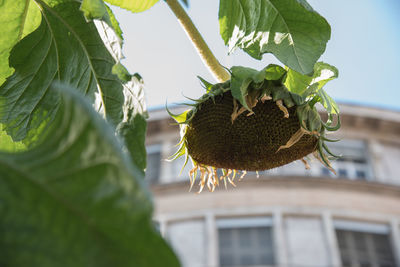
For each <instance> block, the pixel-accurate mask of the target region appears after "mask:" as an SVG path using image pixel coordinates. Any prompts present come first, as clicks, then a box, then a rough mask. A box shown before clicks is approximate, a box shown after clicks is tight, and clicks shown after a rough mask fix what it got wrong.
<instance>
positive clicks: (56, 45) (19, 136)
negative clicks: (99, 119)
mask: <svg viewBox="0 0 400 267" xmlns="http://www.w3.org/2000/svg"><path fill="white" fill-rule="evenodd" d="M36 3H37V4H39V5H40V7H41V10H42V12H43V13H42V15H43V19H42V22H41V25H40V26H39V28H38V29H37V30H35V31H34V32H33V33H31V34H29V35H28V36H26V37H25V38H24V39H23V40H22V41H21V42H19V43H18V44H17V45H16V46H15V47H14V48H13V50H12V52H11V56H10V64H11V66H12V67H14V68H15V73H14V74H13V75H12V76H10V77H9V78H8V79H7V81H6V82H5V83H4V84H3V85H2V86H1V87H0V122H1V123H3V126H4V127H5V130H6V131H7V133H8V134H10V135H11V136H12V137H13V139H14V140H15V141H19V140H24V142H25V143H28V144H29V143H32V142H34V141H35V139H34V138H35V137H36V136H37V134H38V133H39V132H40V130H42V128H41V127H44V125H46V123H47V122H46V121H51V119H52V117H53V116H54V114H55V112H56V110H57V107H58V103H59V101H58V95H57V93H56V92H54V91H51V90H50V87H49V86H50V84H51V83H52V82H53V81H54V80H61V81H64V82H68V83H70V84H71V85H73V86H74V87H76V88H77V90H79V91H80V92H81V93H83V94H85V95H86V96H88V97H89V98H90V99H91V101H92V102H95V101H97V103H98V105H97V106H98V109H99V111H100V112H102V113H103V114H104V115H105V117H106V118H107V119H108V120H109V121H110V122H111V123H113V124H114V125H117V124H118V123H119V122H120V121H121V119H122V105H123V101H124V99H123V93H122V85H121V82H120V81H119V80H118V78H117V77H116V76H115V75H113V74H112V73H111V69H112V66H113V65H114V64H115V63H116V61H115V60H114V59H113V57H112V56H111V55H110V53H109V52H108V50H107V48H106V47H105V46H104V44H103V41H102V40H101V38H100V36H99V34H98V32H97V29H96V27H95V25H94V24H93V22H89V23H87V22H86V20H85V18H84V16H83V14H82V12H80V11H79V3H77V2H69V3H64V4H59V5H57V6H55V7H50V6H48V5H47V4H46V3H44V2H42V1H40V0H37V1H36Z"/></svg>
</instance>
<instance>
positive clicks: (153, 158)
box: [145, 151, 161, 183]
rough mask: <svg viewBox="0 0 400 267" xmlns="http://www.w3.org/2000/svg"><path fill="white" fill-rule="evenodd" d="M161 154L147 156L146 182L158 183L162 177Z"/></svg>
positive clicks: (154, 153)
mask: <svg viewBox="0 0 400 267" xmlns="http://www.w3.org/2000/svg"><path fill="white" fill-rule="evenodd" d="M160 165H161V152H160V151H157V152H153V153H148V154H147V167H146V177H145V179H146V182H148V183H156V182H157V181H158V179H159V177H160Z"/></svg>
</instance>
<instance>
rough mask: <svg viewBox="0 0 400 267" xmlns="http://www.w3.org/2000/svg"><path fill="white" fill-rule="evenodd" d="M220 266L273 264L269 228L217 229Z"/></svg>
mask: <svg viewBox="0 0 400 267" xmlns="http://www.w3.org/2000/svg"><path fill="white" fill-rule="evenodd" d="M218 235H219V253H220V255H219V256H220V265H221V266H260V265H269V264H274V257H273V254H274V253H273V245H272V235H271V228H270V227H252V228H224V229H219V231H218Z"/></svg>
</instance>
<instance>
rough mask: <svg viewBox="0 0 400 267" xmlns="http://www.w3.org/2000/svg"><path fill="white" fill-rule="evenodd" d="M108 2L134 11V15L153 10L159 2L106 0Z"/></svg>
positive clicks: (149, 0) (148, 0) (152, 0)
mask: <svg viewBox="0 0 400 267" xmlns="http://www.w3.org/2000/svg"><path fill="white" fill-rule="evenodd" d="M106 2H108V3H110V4H112V5H114V6H119V7H122V8H124V9H127V10H129V11H132V12H133V13H138V12H143V11H146V10H147V9H149V8H151V7H152V6H154V5H155V4H156V3H157V2H158V0H106Z"/></svg>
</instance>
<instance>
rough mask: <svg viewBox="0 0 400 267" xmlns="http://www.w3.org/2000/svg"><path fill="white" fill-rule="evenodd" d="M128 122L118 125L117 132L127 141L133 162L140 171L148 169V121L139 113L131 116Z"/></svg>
mask: <svg viewBox="0 0 400 267" xmlns="http://www.w3.org/2000/svg"><path fill="white" fill-rule="evenodd" d="M129 116H130V117H129V118H128V120H127V121H126V122H123V123H121V124H120V125H118V128H117V132H118V133H119V135H120V136H122V137H123V139H124V140H125V145H126V147H127V150H128V152H129V153H130V155H131V157H132V160H133V162H134V163H135V164H136V165H137V167H138V168H139V169H141V170H142V171H144V169H145V168H146V146H145V139H146V129H147V122H146V119H145V118H144V117H143V116H142V115H141V114H139V113H137V114H130V115H129ZM143 174H144V173H143Z"/></svg>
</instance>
